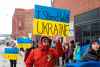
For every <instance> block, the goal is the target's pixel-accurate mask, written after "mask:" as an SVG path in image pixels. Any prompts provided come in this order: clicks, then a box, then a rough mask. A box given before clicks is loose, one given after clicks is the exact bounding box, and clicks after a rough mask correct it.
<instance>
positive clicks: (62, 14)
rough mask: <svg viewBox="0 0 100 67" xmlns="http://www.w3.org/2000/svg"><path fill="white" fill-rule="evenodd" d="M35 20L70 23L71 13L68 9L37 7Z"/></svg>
mask: <svg viewBox="0 0 100 67" xmlns="http://www.w3.org/2000/svg"><path fill="white" fill-rule="evenodd" d="M34 12H35V13H34V14H35V15H34V18H37V19H43V20H52V21H59V22H69V20H70V11H69V10H68V9H58V8H53V7H45V6H39V5H35V11H34Z"/></svg>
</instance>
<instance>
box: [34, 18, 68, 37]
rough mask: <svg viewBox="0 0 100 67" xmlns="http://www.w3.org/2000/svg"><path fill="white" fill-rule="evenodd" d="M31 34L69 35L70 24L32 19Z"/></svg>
mask: <svg viewBox="0 0 100 67" xmlns="http://www.w3.org/2000/svg"><path fill="white" fill-rule="evenodd" d="M33 35H45V36H55V35H60V36H63V37H64V36H69V35H70V25H69V24H68V23H63V22H56V21H49V20H48V21H47V20H41V19H35V18H34V19H33Z"/></svg>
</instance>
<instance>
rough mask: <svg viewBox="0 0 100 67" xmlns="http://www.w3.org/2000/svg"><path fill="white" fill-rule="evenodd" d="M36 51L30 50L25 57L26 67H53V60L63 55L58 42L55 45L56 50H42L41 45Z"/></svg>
mask: <svg viewBox="0 0 100 67" xmlns="http://www.w3.org/2000/svg"><path fill="white" fill-rule="evenodd" d="M39 45H40V46H39V47H38V48H36V49H32V50H31V52H30V54H29V56H28V57H27V59H26V61H25V64H26V67H33V64H34V67H55V59H57V58H59V57H60V56H62V55H63V53H64V51H63V49H62V46H61V43H60V41H58V42H57V43H56V48H48V49H44V47H43V45H42V44H39Z"/></svg>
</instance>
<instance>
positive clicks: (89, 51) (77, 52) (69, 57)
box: [7, 36, 100, 67]
mask: <svg viewBox="0 0 100 67" xmlns="http://www.w3.org/2000/svg"><path fill="white" fill-rule="evenodd" d="M10 44H13V45H12V46H11V45H10V46H11V47H12V48H15V47H16V45H15V44H14V42H12V43H10ZM36 45H37V46H36ZM7 46H9V43H7ZM19 53H20V54H21V56H23V59H24V63H25V65H26V67H33V66H34V67H56V66H61V67H63V66H64V65H65V64H67V63H72V62H80V61H91V60H92V61H100V39H97V40H93V41H89V40H87V41H86V42H84V43H80V42H75V41H74V40H70V41H67V39H66V40H63V38H62V37H60V36H56V37H54V38H52V39H51V38H49V37H47V36H42V37H41V38H40V39H39V41H38V43H35V42H34V41H33V43H32V47H31V48H29V49H26V50H24V49H23V48H20V52H19ZM59 58H61V59H59ZM59 61H61V62H59ZM16 64H17V60H10V65H11V67H16Z"/></svg>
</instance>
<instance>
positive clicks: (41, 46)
mask: <svg viewBox="0 0 100 67" xmlns="http://www.w3.org/2000/svg"><path fill="white" fill-rule="evenodd" d="M44 38H47V39H49V44H51V39H50V38H49V37H47V36H42V37H41V38H40V41H39V44H38V46H39V48H41V49H42V50H48V49H49V46H45V45H43V43H42V40H43V39H44Z"/></svg>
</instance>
